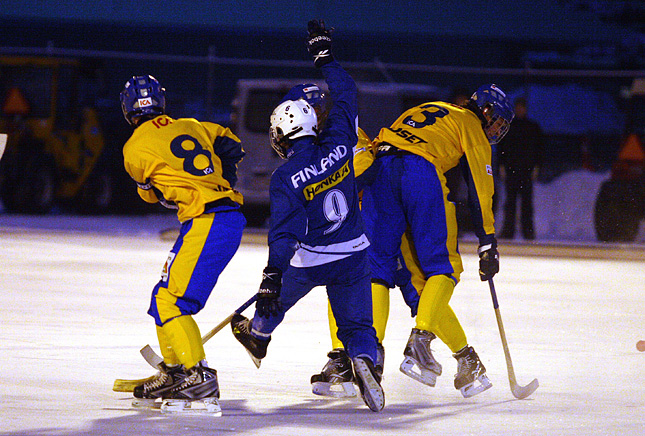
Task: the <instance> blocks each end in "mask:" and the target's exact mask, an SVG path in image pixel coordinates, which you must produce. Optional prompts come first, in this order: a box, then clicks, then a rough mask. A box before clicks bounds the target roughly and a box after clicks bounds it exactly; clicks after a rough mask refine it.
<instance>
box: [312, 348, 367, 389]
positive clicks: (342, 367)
mask: <svg viewBox="0 0 645 436" xmlns="http://www.w3.org/2000/svg"><path fill="white" fill-rule="evenodd" d="M327 356H328V357H329V360H328V361H327V363H326V364H325V366H324V368H323V369H322V372H321V373H320V374H314V375H312V376H311V385H312V388H311V390H312V392H313V393H314V394H316V395H322V396H325V397H335V398H344V397H355V396H356V389H354V372H353V371H352V361H351V359H350V358H349V356H348V355H347V353H346V352H345V350H343V349H342V348H335V349H333V350H331V351H330V352H329V353H328V354H327Z"/></svg>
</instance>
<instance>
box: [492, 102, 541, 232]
mask: <svg viewBox="0 0 645 436" xmlns="http://www.w3.org/2000/svg"><path fill="white" fill-rule="evenodd" d="M542 142H543V134H542V129H541V128H540V126H539V124H538V123H536V122H535V121H532V120H530V119H529V118H528V117H527V106H526V99H525V98H523V97H519V98H517V99H516V100H515V120H514V121H513V125H512V126H511V128H510V130H509V132H508V134H507V135H506V137H505V138H504V139H503V140H502V141H501V142H500V144H499V150H498V152H499V163H500V166H501V168H502V170H503V175H502V177H503V179H504V186H505V188H506V201H505V202H504V226H503V227H502V231H501V233H500V235H499V237H500V238H502V239H513V237H514V236H515V221H516V216H517V214H516V212H517V199H518V197H519V198H520V227H521V229H522V236H523V237H524V239H527V240H532V239H535V229H534V226H533V179H534V177H535V173H536V172H537V171H536V170H537V169H538V168H539V167H540V165H541V164H542Z"/></svg>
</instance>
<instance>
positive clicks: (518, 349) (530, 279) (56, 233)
mask: <svg viewBox="0 0 645 436" xmlns="http://www.w3.org/2000/svg"><path fill="white" fill-rule="evenodd" d="M5 224H6V221H5V222H3V217H0V246H1V247H2V252H3V256H2V267H1V268H0V283H2V290H1V291H0V304H1V305H2V312H1V313H2V315H1V320H2V321H1V323H0V325H1V326H2V329H1V330H0V338H1V339H0V348H1V349H2V359H1V362H2V375H1V377H0V394H1V395H2V399H1V401H0V434H1V435H39V436H40V435H65V436H80V435H166V434H167V435H179V436H190V435H200V436H202V435H219V434H227V435H229V434H231V435H236V434H244V435H261V436H270V435H333V436H338V435H382V434H388V435H390V434H391V435H402V434H408V435H423V434H433V435H441V436H446V435H639V434H645V383H644V376H643V374H645V353H641V352H638V351H637V350H636V348H635V344H636V342H637V341H638V340H640V339H645V280H644V279H645V268H644V266H645V265H644V262H643V261H634V260H629V261H625V260H592V259H575V258H556V257H521V256H517V255H504V246H503V245H502V246H501V248H500V252H501V272H500V273H499V274H498V275H497V276H496V277H495V284H496V288H497V294H498V297H499V303H500V311H501V314H502V318H503V321H504V326H505V329H506V335H507V338H508V342H509V346H510V352H511V356H512V358H513V364H514V367H515V373H516V375H517V379H518V382H519V384H521V385H525V384H528V383H529V382H530V381H531V380H532V379H533V378H538V379H539V382H540V388H539V389H538V390H537V391H536V392H535V393H534V394H533V395H532V396H530V397H529V398H528V399H525V400H516V399H514V397H513V396H512V394H511V392H510V390H509V383H508V377H507V373H506V364H505V360H504V354H503V350H502V345H501V341H500V336H499V332H498V329H497V323H496V320H495V314H494V311H493V307H492V302H491V297H490V293H489V290H488V286H487V285H486V284H485V283H482V282H480V281H479V279H478V276H477V258H476V256H475V255H474V252H472V253H471V252H464V253H462V254H463V258H464V264H465V268H466V271H465V273H464V274H463V276H462V282H461V283H460V284H459V285H458V286H457V288H456V290H455V294H454V296H453V298H452V303H451V304H452V307H453V308H454V310H455V312H456V313H457V315H458V316H459V317H460V320H461V323H462V325H463V326H464V329H465V331H466V333H467V335H468V339H469V343H470V344H471V345H473V346H474V347H475V348H476V350H477V351H478V353H479V355H480V357H481V359H482V361H483V362H484V364H485V365H486V368H487V370H488V375H489V377H490V379H491V381H492V382H493V385H494V386H493V388H492V389H490V390H488V391H486V392H484V393H482V394H480V395H478V396H476V397H473V398H470V399H464V398H462V397H461V395H460V394H459V392H458V391H456V390H455V389H454V387H453V385H452V381H453V380H452V379H453V375H454V373H455V371H456V361H455V360H454V359H453V358H452V357H451V355H450V351H449V350H448V349H447V347H446V346H445V345H443V344H442V343H440V342H439V341H435V342H434V343H433V345H434V347H433V348H434V350H435V355H436V357H437V359H438V360H439V361H440V362H441V363H442V364H443V367H444V373H443V375H442V376H441V377H439V379H438V382H437V386H436V387H435V388H430V387H427V386H424V385H421V384H420V383H418V382H415V381H414V380H412V379H410V378H408V377H406V376H405V375H403V374H402V373H400V372H399V370H398V366H399V364H400V363H401V360H402V352H403V348H404V346H405V342H406V340H407V337H408V335H409V333H410V329H411V328H412V327H413V326H414V322H413V319H412V318H411V317H410V314H409V311H408V309H407V307H406V306H405V305H404V303H403V300H402V298H401V296H400V294H399V293H398V291H396V290H393V291H392V296H391V310H390V319H389V324H388V330H387V333H386V338H385V341H384V345H385V348H386V364H385V378H384V380H383V387H384V390H385V394H386V406H385V409H384V410H383V412H381V413H373V412H370V411H369V410H368V409H367V407H366V406H365V405H364V404H363V402H362V400H360V399H352V400H333V399H327V398H322V397H317V396H315V395H313V394H312V393H311V388H310V384H309V378H310V376H311V375H312V374H314V373H316V372H318V371H320V369H321V368H322V366H323V364H324V363H325V362H326V360H327V357H326V353H327V352H328V351H329V349H330V339H329V333H328V326H327V319H326V300H325V293H324V291H323V289H319V288H317V289H315V290H314V291H313V292H312V293H311V294H309V295H308V296H307V297H305V298H304V299H303V300H302V301H301V302H300V303H299V304H298V305H296V306H295V307H294V308H293V309H292V310H291V311H290V312H289V313H288V314H287V317H286V319H285V321H284V323H283V324H282V325H281V326H280V327H278V329H277V330H276V331H275V332H274V335H273V340H272V342H271V345H270V347H269V352H268V355H267V357H266V358H265V359H264V360H263V362H262V367H261V368H260V369H256V368H255V366H254V365H253V364H252V362H251V360H250V359H249V357H248V355H247V354H246V352H245V351H244V349H243V348H242V346H241V345H239V344H238V343H237V342H236V341H235V339H234V338H233V336H232V334H231V332H230V329H228V328H227V329H225V330H223V331H222V332H220V333H219V334H217V335H216V336H215V337H213V339H211V340H210V341H209V342H208V343H207V344H206V346H205V349H206V353H207V358H208V361H209V364H210V366H211V367H213V368H216V369H217V370H218V374H219V382H220V387H221V393H222V395H221V406H222V409H223V416H222V417H220V418H214V417H202V416H167V415H162V414H160V412H159V411H154V410H133V409H132V408H131V407H130V397H129V395H128V394H123V393H116V392H113V391H112V390H111V389H112V384H113V381H114V379H115V378H141V377H146V376H148V375H151V374H152V373H153V372H154V371H153V370H152V368H150V367H149V366H148V365H147V364H146V363H145V361H144V360H143V359H142V358H141V357H140V356H139V349H140V348H141V347H142V346H143V345H145V344H151V345H153V346H154V347H155V349H158V348H157V346H156V336H155V329H154V324H153V321H152V318H150V317H149V316H148V315H146V310H147V307H148V301H149V296H150V291H151V289H152V287H153V286H154V284H155V283H156V282H157V280H158V279H159V275H160V271H161V267H162V265H163V263H164V262H165V260H166V257H167V253H168V251H169V249H170V248H171V246H172V242H169V241H163V240H161V239H160V238H159V237H158V234H157V232H158V230H159V229H160V227H163V225H164V223H163V222H156V221H143V222H142V221H131V222H130V221H127V220H126V221H125V222H122V223H121V224H120V225H121V226H122V228H120V227H118V226H117V227H115V228H114V229H113V230H112V231H107V232H100V231H96V229H95V228H93V226H98V227H101V225H97V224H96V223H94V224H93V221H92V219H91V218H86V219H85V220H84V221H78V222H70V223H69V226H68V227H69V228H80V229H84V230H86V231H80V232H79V231H69V230H65V229H58V230H55V229H53V230H47V229H36V230H34V229H26V228H22V227H20V226H6V225H5ZM133 226H138V227H137V228H136V229H134V230H133ZM45 227H46V226H45ZM125 229H129V231H126V230H125ZM266 258H267V249H266V247H264V246H263V245H257V244H248V243H245V244H243V245H242V246H241V247H240V250H239V251H238V253H237V254H236V256H235V257H234V259H233V261H232V262H231V264H230V265H229V267H228V268H227V269H226V270H225V272H224V274H223V275H222V276H221V278H220V281H219V283H218V284H217V286H216V287H215V290H214V292H213V294H212V296H211V299H210V300H209V302H208V304H207V305H206V308H205V309H204V310H203V311H202V312H201V313H199V314H198V315H197V316H196V320H197V322H198V324H199V325H200V327H201V329H202V333H205V332H207V331H208V330H210V329H211V328H212V327H214V326H215V325H216V324H217V323H218V322H219V321H220V320H222V319H224V318H225V317H226V316H227V315H229V314H230V313H231V312H232V311H233V310H234V309H235V308H236V307H238V306H239V305H241V304H242V303H243V302H244V301H246V300H247V299H248V298H249V297H250V296H251V295H252V294H253V293H254V292H255V291H256V290H257V287H258V285H259V281H260V275H261V271H262V269H263V267H264V265H265V262H266ZM251 313H252V312H251V310H248V311H247V312H246V313H245V314H246V315H251Z"/></svg>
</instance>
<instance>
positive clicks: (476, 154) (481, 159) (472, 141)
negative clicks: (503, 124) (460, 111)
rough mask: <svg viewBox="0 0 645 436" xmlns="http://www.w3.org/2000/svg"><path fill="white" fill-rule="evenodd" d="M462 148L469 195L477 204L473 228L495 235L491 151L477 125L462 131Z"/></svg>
mask: <svg viewBox="0 0 645 436" xmlns="http://www.w3.org/2000/svg"><path fill="white" fill-rule="evenodd" d="M462 146H463V149H464V154H465V156H466V160H467V161H468V167H469V170H470V175H471V177H472V185H473V186H472V187H471V188H470V189H469V191H470V193H471V195H473V194H475V195H476V199H473V200H476V202H477V203H479V210H480V211H481V212H480V214H481V215H480V216H475V217H473V224H475V227H478V226H480V227H481V228H482V229H483V231H484V233H485V234H487V235H492V234H494V233H495V216H494V214H493V194H494V193H495V184H494V181H493V166H492V149H491V146H490V143H489V142H488V139H487V138H486V135H485V134H484V132H483V130H482V129H481V128H479V125H473V126H472V127H470V128H466V129H463V131H462Z"/></svg>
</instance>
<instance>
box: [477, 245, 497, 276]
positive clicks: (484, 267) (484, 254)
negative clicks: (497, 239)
mask: <svg viewBox="0 0 645 436" xmlns="http://www.w3.org/2000/svg"><path fill="white" fill-rule="evenodd" d="M477 252H478V253H479V278H480V279H481V281H482V282H485V281H488V280H490V279H492V278H493V276H494V275H495V274H497V273H498V272H499V253H498V252H497V244H496V243H492V244H487V245H480V246H479V249H478V250H477Z"/></svg>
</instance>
